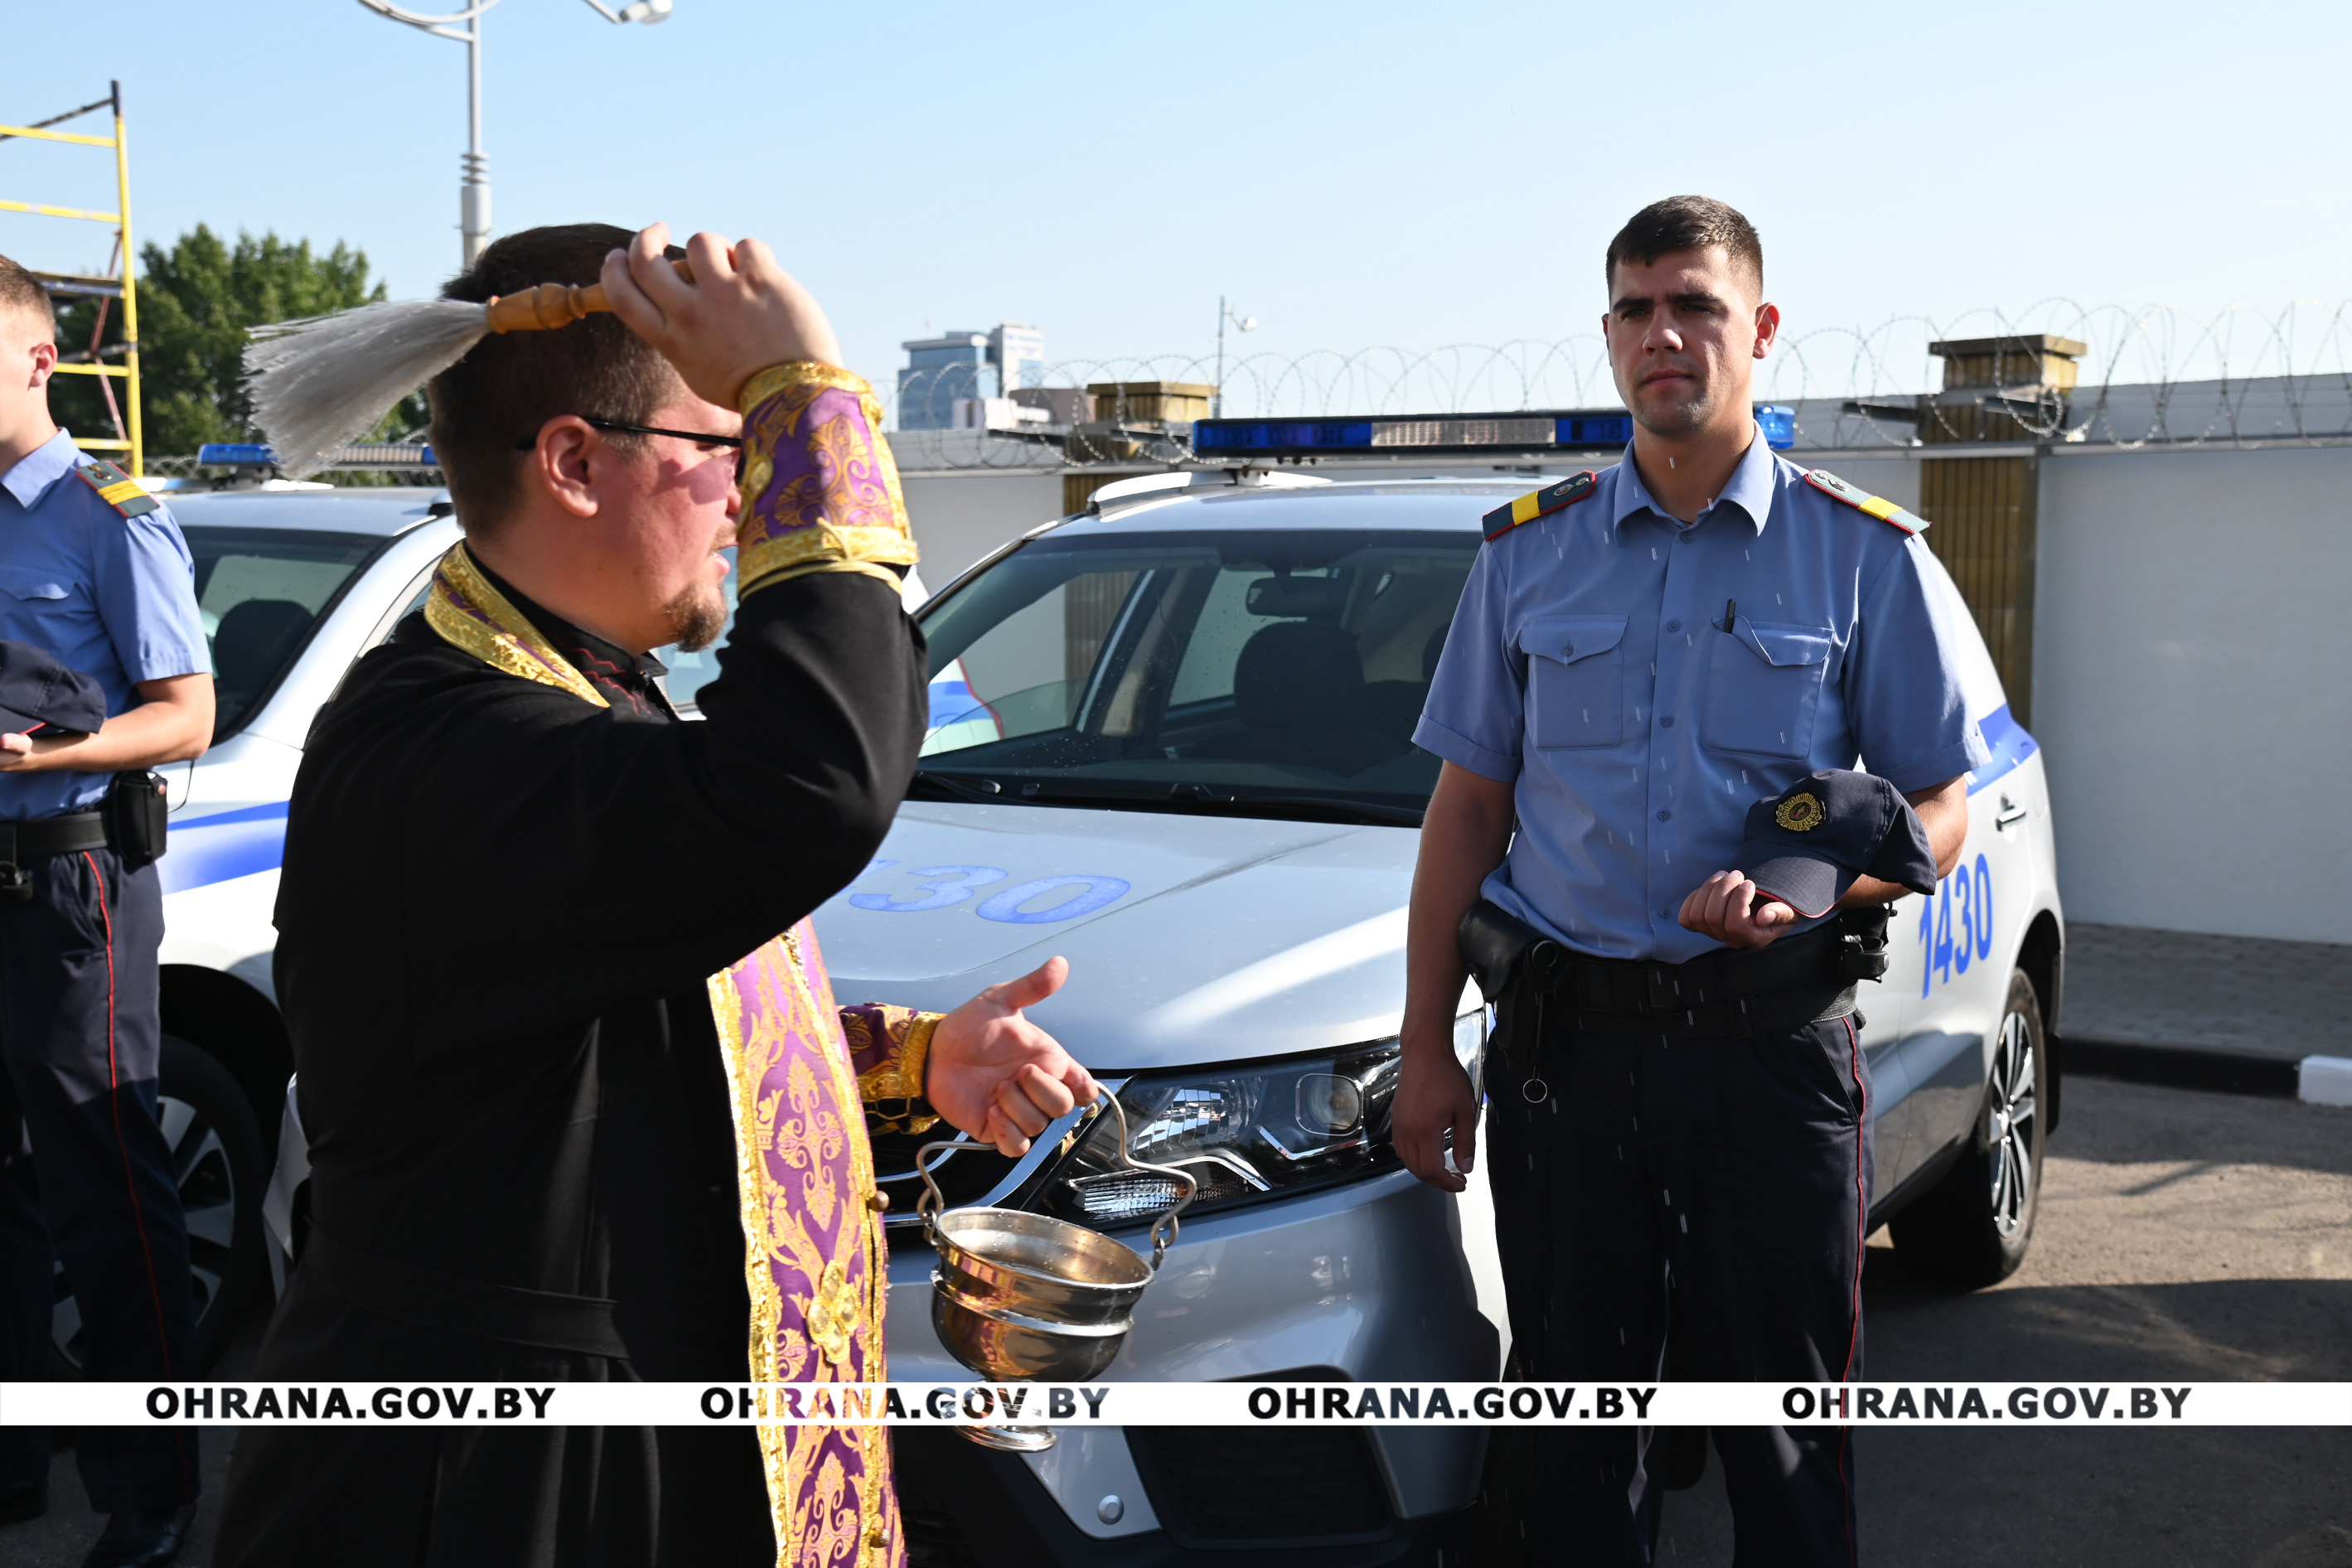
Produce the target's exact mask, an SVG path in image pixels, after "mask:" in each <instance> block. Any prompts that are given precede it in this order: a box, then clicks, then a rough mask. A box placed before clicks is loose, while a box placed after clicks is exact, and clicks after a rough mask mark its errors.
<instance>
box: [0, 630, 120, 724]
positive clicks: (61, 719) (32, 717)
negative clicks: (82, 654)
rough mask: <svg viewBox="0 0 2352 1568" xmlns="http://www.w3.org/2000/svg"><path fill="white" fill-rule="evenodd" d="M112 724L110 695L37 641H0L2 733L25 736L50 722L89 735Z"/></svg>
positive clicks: (0, 713) (0, 716)
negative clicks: (108, 708)
mask: <svg viewBox="0 0 2352 1568" xmlns="http://www.w3.org/2000/svg"><path fill="white" fill-rule="evenodd" d="M105 722H106V693H105V692H103V691H101V690H100V689H99V685H98V682H97V681H95V680H92V679H90V678H89V676H87V675H84V674H83V673H82V672H81V671H79V670H78V669H69V668H67V667H66V666H65V665H64V664H62V663H60V662H59V661H58V656H57V655H55V654H53V653H51V652H49V651H48V650H47V648H41V647H34V646H33V645H32V644H31V643H26V642H10V641H8V640H7V639H6V638H5V637H0V734H5V735H23V734H28V733H30V732H31V731H35V730H37V729H39V728H40V727H41V726H42V725H44V724H48V725H52V726H54V727H56V728H57V729H59V730H74V731H80V732H82V733H84V734H88V733H89V732H91V731H95V730H96V729H97V728H98V727H99V726H100V725H101V724H103V723H105Z"/></svg>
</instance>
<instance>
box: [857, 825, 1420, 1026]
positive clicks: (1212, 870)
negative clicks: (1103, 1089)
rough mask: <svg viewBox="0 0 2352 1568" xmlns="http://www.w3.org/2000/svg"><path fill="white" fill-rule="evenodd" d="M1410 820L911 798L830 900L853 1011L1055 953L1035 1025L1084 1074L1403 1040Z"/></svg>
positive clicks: (960, 993)
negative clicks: (1053, 974) (1055, 973)
mask: <svg viewBox="0 0 2352 1568" xmlns="http://www.w3.org/2000/svg"><path fill="white" fill-rule="evenodd" d="M1420 839H1421V835H1420V834H1419V833H1418V832H1416V831H1414V830H1413V829H1411V828H1402V827H1350V826H1334V825H1332V824H1328V823H1302V822H1274V821H1263V820H1257V819H1252V818H1239V817H1215V816H1176V815H1170V814H1162V813H1155V812H1139V811H1106V810H1096V809H1082V808H1066V807H1060V806H1034V805H951V804H934V803H930V802H910V803H908V805H905V806H903V807H901V808H900V810H899V813H898V822H897V824H896V826H893V827H892V829H891V831H890V836H889V837H888V838H887V840H886V841H885V842H884V844H883V846H882V849H881V852H880V853H879V854H878V855H877V856H876V858H874V860H873V862H872V864H870V865H869V866H868V867H867V868H866V870H865V871H864V872H863V873H862V874H860V875H859V877H858V878H857V879H856V880H855V881H853V882H852V883H851V884H850V885H849V887H847V888H846V889H843V890H842V891H841V892H840V893H838V894H836V895H835V897H834V898H833V899H832V900H830V901H828V902H827V903H826V904H825V905H824V908H823V909H821V910H818V911H817V914H816V917H815V918H816V929H817V937H818V941H819V942H820V943H821V945H822V947H823V949H824V957H825V963H826V966H827V968H828V970H829V971H830V972H831V974H832V977H833V986H834V992H835V995H836V996H838V997H839V998H840V999H841V1000H842V1001H843V1002H860V1001H875V1002H895V1003H900V1004H903V1005H912V1006H919V1007H926V1008H931V1009H934V1010H939V1011H945V1010H946V1009H948V1008H950V1007H953V1006H954V1005H957V1004H958V1003H961V1002H963V1001H965V1000H967V999H968V998H970V997H971V995H972V994H973V993H974V992H976V991H978V990H979V989H980V988H981V987H982V986H984V985H992V984H996V983H997V982H998V981H1001V980H1009V979H1012V978H1013V977H1014V976H1017V975H1020V974H1024V973H1028V972H1029V971H1030V970H1032V969H1034V968H1035V967H1036V966H1037V965H1038V964H1040V963H1044V962H1045V960H1046V959H1048V958H1050V957H1052V956H1054V955H1055V954H1056V953H1059V954H1061V955H1062V956H1064V957H1066V958H1067V959H1068V960H1069V961H1070V978H1069V982H1068V984H1066V985H1065V986H1064V987H1063V988H1062V990H1061V991H1060V992H1059V993H1058V994H1055V996H1053V997H1052V998H1050V999H1049V1000H1047V1001H1045V1002H1044V1003H1042V1004H1040V1005H1037V1006H1036V1007H1035V1008H1034V1009H1033V1010H1032V1014H1031V1016H1033V1017H1034V1018H1035V1020H1036V1021H1037V1023H1038V1024H1039V1025H1040V1026H1043V1027H1045V1028H1046V1029H1049V1030H1051V1031H1052V1032H1053V1033H1054V1035H1055V1037H1056V1038H1058V1039H1060V1040H1061V1041H1062V1043H1063V1044H1064V1045H1065V1046H1066V1047H1069V1049H1070V1050H1071V1052H1072V1053H1073V1054H1075V1055H1076V1056H1077V1057H1078V1058H1079V1059H1080V1060H1082V1061H1084V1062H1085V1063H1086V1064H1087V1066H1088V1067H1089V1068H1093V1069H1095V1070H1097V1071H1099V1072H1122V1071H1131V1070H1136V1069H1140V1068H1156V1067H1181V1066H1190V1065H1194V1064H1198V1063H1203V1062H1213V1061H1233V1060H1237V1059H1242V1058H1250V1057H1260V1056H1279V1055H1286V1054H1289V1053H1292V1052H1301V1051H1312V1050H1325V1049H1328V1048H1330V1047H1335V1046H1340V1045H1346V1044H1349V1043H1353V1042H1356V1041H1360V1040H1371V1039H1379V1038H1381V1037H1386V1036H1389V1035H1393V1034H1394V1033H1396V1029H1397V1023H1398V1019H1399V1018H1400V1017H1401V1016H1402V1013H1403V1008H1404V932H1405V903H1406V899H1407V896H1408V894H1409V892H1410V890H1411V887H1412V863H1413V857H1414V854H1415V853H1416V851H1417V850H1418V848H1419V846H1420Z"/></svg>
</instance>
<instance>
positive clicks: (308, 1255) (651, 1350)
mask: <svg viewBox="0 0 2352 1568" xmlns="http://www.w3.org/2000/svg"><path fill="white" fill-rule="evenodd" d="M301 1269H302V1272H303V1273H304V1274H305V1275H307V1276H309V1277H310V1280H311V1282H312V1283H314V1284H316V1285H319V1286H320V1287H322V1288H323V1289H326V1290H327V1291H329V1292H330V1293H331V1294H333V1295H336V1296H340V1297H341V1298H342V1299H343V1300H346V1301H349V1302H350V1303H352V1305H353V1306H355V1307H363V1308H365V1309H367V1310H369V1311H372V1312H382V1313H383V1314H384V1315H386V1316H387V1317H394V1318H399V1319H402V1320H403V1321H407V1322H412V1323H422V1324H424V1325H425V1326H426V1327H428V1328H435V1329H444V1330H446V1331H449V1332H451V1333H458V1334H471V1335H475V1336H477V1337H478V1338H483V1339H492V1340H498V1341H500V1342H504V1343H507V1344H516V1345H530V1346H532V1347H534V1348H536V1349H540V1350H551V1351H569V1352H572V1353H573V1354H575V1355H594V1356H609V1357H611V1358H612V1359H614V1360H615V1361H706V1360H709V1358H711V1357H712V1356H713V1355H718V1356H722V1357H724V1356H730V1355H731V1356H733V1357H734V1358H735V1359H736V1360H738V1361H740V1360H741V1359H742V1355H743V1336H744V1335H745V1333H746V1332H748V1331H749V1329H748V1324H749V1319H748V1317H747V1316H745V1315H743V1314H742V1313H733V1314H730V1313H721V1312H716V1311H714V1312H709V1313H702V1314H696V1313H692V1312H684V1311H679V1310H677V1309H675V1308H671V1307H666V1306H654V1305H650V1304H647V1303H645V1302H638V1301H614V1300H606V1299H604V1298H603V1297H600V1296H565V1295H562V1294H559V1293H558V1292H555V1291H552V1290H531V1289H524V1288H523V1287H521V1286H519V1285H499V1284H495V1283H493V1282H491V1281H489V1280H487V1279H464V1278H462V1277H460V1276H458V1275H455V1274H448V1273H445V1272H443V1271H442V1270H440V1269H438V1268H429V1267H427V1266H425V1265H424V1264H420V1263H395V1262H394V1261H392V1260H391V1259H389V1258H377V1257H375V1256H373V1254H370V1253H365V1252H362V1251H360V1250H359V1249H358V1248H356V1247H347V1246H345V1245H344V1244H342V1243H341V1242H340V1241H337V1240H336V1239H335V1238H334V1237H331V1236H329V1235H327V1234H326V1233H325V1232H323V1231H321V1230H319V1229H318V1228H317V1227H315V1226H313V1227H312V1229H311V1231H310V1237H309V1239H308V1240H307V1241H305V1242H304V1243H303V1246H302V1262H301Z"/></svg>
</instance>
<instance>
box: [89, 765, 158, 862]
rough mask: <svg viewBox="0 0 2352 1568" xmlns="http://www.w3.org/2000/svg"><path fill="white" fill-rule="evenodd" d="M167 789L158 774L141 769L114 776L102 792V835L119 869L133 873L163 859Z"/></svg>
mask: <svg viewBox="0 0 2352 1568" xmlns="http://www.w3.org/2000/svg"><path fill="white" fill-rule="evenodd" d="M170 788H171V786H170V785H168V784H165V783H164V782H163V774H161V773H149V772H148V771H147V770H146V769H144V768H142V769H140V770H138V771H137V772H135V773H117V774H115V775H114V783H113V784H112V785H111V786H110V788H109V789H108V790H107V792H106V805H104V807H103V808H102V809H103V810H104V811H105V813H106V835H107V837H108V838H109V839H110V840H111V841H112V843H113V847H114V852H115V853H116V854H117V855H120V856H121V857H122V864H123V866H124V867H125V868H127V869H130V870H132V871H136V870H138V869H139V868H141V867H142V866H152V865H153V864H154V863H155V862H156V861H158V860H160V859H162V858H163V836H164V832H165V829H166V827H167V826H168V824H169V823H170V821H171V805H172V803H171V796H170Z"/></svg>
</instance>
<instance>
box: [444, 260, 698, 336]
mask: <svg viewBox="0 0 2352 1568" xmlns="http://www.w3.org/2000/svg"><path fill="white" fill-rule="evenodd" d="M670 265H671V266H672V267H675V268H677V275H678V276H679V277H680V278H683V279H686V280H687V281H688V283H691V282H693V281H694V271H693V269H692V268H689V267H688V266H687V264H686V263H685V262H683V261H673V262H671V263H670ZM612 308H613V307H612V304H611V303H610V302H609V301H608V300H605V298H604V285H603V284H602V283H590V284H587V285H585V286H583V285H581V284H578V283H542V284H541V285H540V286H539V287H538V288H536V289H524V290H523V291H522V292H521V293H520V294H498V295H493V296H492V297H491V299H490V302H489V304H488V313H489V321H490V331H494V332H535V331H547V330H550V329H551V328H555V327H568V326H570V325H571V324H572V322H574V321H584V320H585V319H587V317H589V316H590V315H592V314H593V313H594V312H596V311H598V310H611V309H612Z"/></svg>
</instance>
